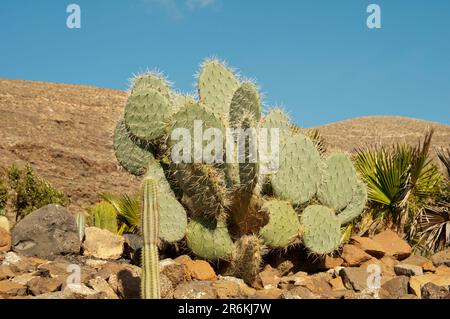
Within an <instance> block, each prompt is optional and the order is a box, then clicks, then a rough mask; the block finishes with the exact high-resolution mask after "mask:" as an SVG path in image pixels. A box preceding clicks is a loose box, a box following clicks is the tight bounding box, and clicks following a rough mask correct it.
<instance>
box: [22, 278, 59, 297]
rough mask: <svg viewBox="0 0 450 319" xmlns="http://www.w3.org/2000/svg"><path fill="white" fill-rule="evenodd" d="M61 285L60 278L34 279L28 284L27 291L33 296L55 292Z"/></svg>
mask: <svg viewBox="0 0 450 319" xmlns="http://www.w3.org/2000/svg"><path fill="white" fill-rule="evenodd" d="M62 284H63V281H62V279H60V278H45V277H35V278H33V279H31V280H30V281H29V282H28V289H29V290H30V291H31V293H32V294H33V295H34V296H37V295H42V294H45V293H49V292H55V291H57V290H59V289H60V288H61V286H62Z"/></svg>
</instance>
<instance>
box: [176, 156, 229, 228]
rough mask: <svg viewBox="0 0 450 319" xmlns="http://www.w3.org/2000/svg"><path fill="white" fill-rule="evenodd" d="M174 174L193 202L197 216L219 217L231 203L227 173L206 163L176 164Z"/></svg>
mask: <svg viewBox="0 0 450 319" xmlns="http://www.w3.org/2000/svg"><path fill="white" fill-rule="evenodd" d="M172 168H173V171H174V172H175V173H174V176H175V178H176V179H177V181H178V183H179V185H180V188H181V189H182V190H183V192H184V193H185V195H187V196H188V197H189V198H190V199H191V200H192V203H193V207H192V209H193V210H194V211H193V213H194V215H196V216H205V217H210V218H211V219H215V218H217V217H218V216H219V215H220V214H222V213H223V212H224V211H225V208H226V207H227V206H228V205H229V194H228V190H227V188H226V181H225V174H224V173H223V172H222V171H220V170H218V169H216V168H214V167H213V166H210V165H206V164H174V165H172Z"/></svg>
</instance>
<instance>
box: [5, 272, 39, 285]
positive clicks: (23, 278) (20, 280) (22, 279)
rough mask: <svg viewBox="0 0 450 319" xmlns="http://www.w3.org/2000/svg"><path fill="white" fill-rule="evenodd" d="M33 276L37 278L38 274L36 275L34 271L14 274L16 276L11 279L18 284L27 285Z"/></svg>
mask: <svg viewBox="0 0 450 319" xmlns="http://www.w3.org/2000/svg"><path fill="white" fill-rule="evenodd" d="M34 278H39V276H37V275H36V274H34V273H29V274H24V275H19V276H16V277H14V278H12V279H11V281H13V282H15V283H16V284H19V285H24V286H28V283H29V282H30V281H31V280H32V279H34Z"/></svg>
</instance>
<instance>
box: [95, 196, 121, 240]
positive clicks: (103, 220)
mask: <svg viewBox="0 0 450 319" xmlns="http://www.w3.org/2000/svg"><path fill="white" fill-rule="evenodd" d="M88 223H89V225H90V226H94V227H97V228H101V229H106V230H109V231H110V232H112V233H114V234H118V235H121V234H122V233H123V230H124V228H123V227H121V228H120V229H119V227H118V223H117V212H116V209H115V208H114V206H113V205H111V204H110V203H109V202H107V201H102V202H100V203H97V204H95V205H94V206H93V207H91V208H90V209H89V222H88Z"/></svg>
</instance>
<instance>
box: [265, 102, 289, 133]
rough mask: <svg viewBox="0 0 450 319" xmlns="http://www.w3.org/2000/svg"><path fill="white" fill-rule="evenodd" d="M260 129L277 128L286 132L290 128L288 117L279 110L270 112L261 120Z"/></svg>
mask: <svg viewBox="0 0 450 319" xmlns="http://www.w3.org/2000/svg"><path fill="white" fill-rule="evenodd" d="M262 127H264V128H266V129H272V128H278V129H280V131H283V132H287V131H289V128H290V127H291V121H290V119H289V116H288V115H287V114H286V112H284V111H283V110H282V109H280V108H275V109H273V110H271V111H270V112H269V113H268V114H267V115H266V116H265V117H264V118H263V120H262Z"/></svg>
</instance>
